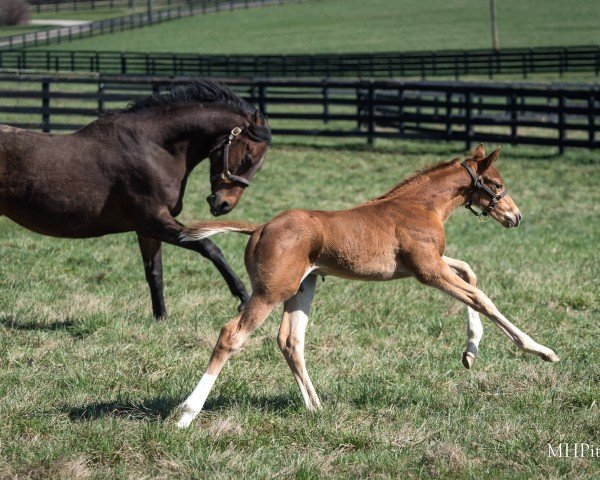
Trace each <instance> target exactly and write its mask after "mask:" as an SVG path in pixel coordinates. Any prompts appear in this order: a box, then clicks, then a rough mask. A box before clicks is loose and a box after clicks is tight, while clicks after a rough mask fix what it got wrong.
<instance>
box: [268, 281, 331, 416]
mask: <svg viewBox="0 0 600 480" xmlns="http://www.w3.org/2000/svg"><path fill="white" fill-rule="evenodd" d="M316 285H317V276H316V275H309V276H308V277H306V279H305V280H304V281H303V282H302V284H301V286H300V289H299V290H298V293H296V295H294V296H293V297H292V298H290V299H289V300H287V301H286V302H285V303H284V311H283V319H282V320H281V326H280V327H279V335H278V336H277V343H278V345H279V348H280V349H281V352H282V353H283V356H284V357H285V360H286V361H287V363H288V365H289V366H290V369H291V370H292V373H293V375H294V378H295V379H296V382H297V383H298V386H299V387H300V392H301V393H302V398H303V399H304V404H305V405H306V408H308V409H309V410H311V411H314V410H318V409H320V408H321V402H320V401H319V397H318V396H317V392H316V391H315V388H314V387H313V384H312V382H311V381H310V378H309V376H308V372H307V371H306V364H305V362H304V334H305V332H306V325H307V323H308V314H309V312H310V304H311V302H312V300H313V298H314V296H315V288H316Z"/></svg>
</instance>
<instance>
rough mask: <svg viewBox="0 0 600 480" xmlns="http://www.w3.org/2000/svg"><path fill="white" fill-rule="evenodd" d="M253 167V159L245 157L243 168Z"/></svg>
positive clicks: (248, 156)
mask: <svg viewBox="0 0 600 480" xmlns="http://www.w3.org/2000/svg"><path fill="white" fill-rule="evenodd" d="M251 166H252V157H251V156H250V155H246V156H244V158H243V159H242V167H244V168H250V167H251Z"/></svg>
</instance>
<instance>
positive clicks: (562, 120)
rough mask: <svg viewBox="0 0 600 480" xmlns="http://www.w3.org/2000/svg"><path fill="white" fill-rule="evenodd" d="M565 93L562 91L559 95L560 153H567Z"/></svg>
mask: <svg viewBox="0 0 600 480" xmlns="http://www.w3.org/2000/svg"><path fill="white" fill-rule="evenodd" d="M565 134H566V131H565V93H564V92H562V91H561V92H560V93H559V97H558V153H560V154H561V155H562V154H563V153H565Z"/></svg>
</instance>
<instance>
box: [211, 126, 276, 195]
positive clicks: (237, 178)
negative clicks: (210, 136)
mask: <svg viewBox="0 0 600 480" xmlns="http://www.w3.org/2000/svg"><path fill="white" fill-rule="evenodd" d="M240 133H242V129H241V128H240V127H235V128H234V129H233V130H231V132H230V133H229V136H228V137H227V140H225V142H224V143H223V144H221V145H219V146H217V147H215V148H213V149H212V150H211V153H212V152H214V151H215V150H218V149H219V148H222V149H223V155H222V157H221V158H222V162H223V171H222V172H221V173H218V174H216V175H213V176H212V177H210V181H211V182H214V181H215V180H217V179H222V180H229V181H231V182H235V183H239V184H241V185H242V186H243V187H244V188H246V187H249V186H250V180H248V179H247V178H244V177H240V176H239V175H234V174H233V173H231V172H230V171H229V146H230V145H231V142H232V141H233V139H234V138H235V137H237V136H238V135H239V134H240ZM263 158H264V157H263ZM261 165H262V159H261V160H260V161H259V162H257V163H256V164H254V165H253V166H252V167H251V168H250V170H248V173H250V174H251V175H250V178H252V176H253V175H254V173H255V172H256V171H257V170H258V169H259V168H260V166H261Z"/></svg>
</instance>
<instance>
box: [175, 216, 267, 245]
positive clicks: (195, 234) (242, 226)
mask: <svg viewBox="0 0 600 480" xmlns="http://www.w3.org/2000/svg"><path fill="white" fill-rule="evenodd" d="M261 226H262V225H261V224H258V223H251V222H238V221H235V220H234V221H230V222H227V221H224V222H220V221H218V220H217V221H209V222H200V223H196V224H195V225H192V226H191V227H187V228H185V229H184V230H183V232H181V235H179V238H180V239H181V240H182V241H184V242H189V241H192V240H202V239H203V238H208V237H211V236H213V235H216V234H217V233H228V232H235V233H243V234H245V235H252V233H254V231H255V230H256V229H257V228H259V227H261Z"/></svg>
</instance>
